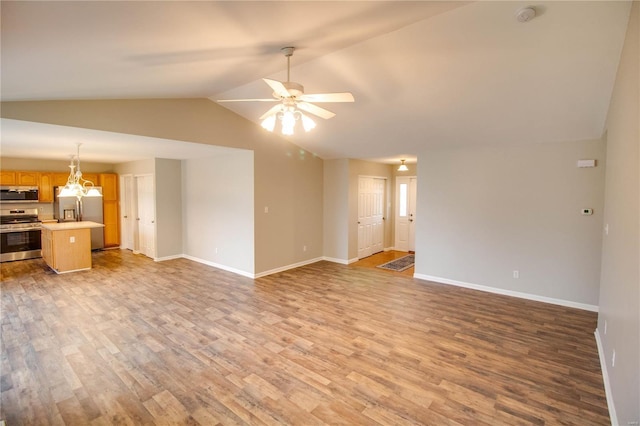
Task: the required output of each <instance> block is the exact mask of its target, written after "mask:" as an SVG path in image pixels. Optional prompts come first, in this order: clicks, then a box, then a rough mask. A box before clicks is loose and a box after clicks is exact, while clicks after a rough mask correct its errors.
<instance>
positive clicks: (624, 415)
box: [597, 2, 640, 425]
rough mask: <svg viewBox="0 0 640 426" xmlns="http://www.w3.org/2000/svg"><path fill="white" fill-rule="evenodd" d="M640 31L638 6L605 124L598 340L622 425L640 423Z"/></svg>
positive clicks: (615, 411)
mask: <svg viewBox="0 0 640 426" xmlns="http://www.w3.org/2000/svg"><path fill="white" fill-rule="evenodd" d="M639 27H640V3H639V2H635V3H634V4H633V7H632V10H631V18H630V21H629V26H628V29H627V38H626V42H625V45H624V50H623V53H622V58H621V60H620V65H619V68H618V76H617V79H616V84H615V87H614V91H613V95H612V100H611V105H610V108H609V116H608V119H607V129H608V131H607V173H606V189H605V214H604V223H605V224H608V225H609V227H608V229H609V233H608V235H606V234H605V236H604V238H603V245H602V276H601V285H600V314H599V317H598V330H597V337H598V340H599V343H600V349H601V353H600V355H601V361H602V367H603V373H604V375H605V384H606V385H607V386H606V387H607V396H608V400H609V403H610V410H609V411H610V413H611V418H612V420H613V421H614V424H616V423H615V421H616V420H617V424H620V425H630V424H638V421H640V313H639V312H640V300H639V299H640V271H639V270H638V268H639V265H640V241H639V240H640V224H639V223H638V221H639V220H640V206H639V203H640V196H639V193H640V167H639V163H640V160H639V158H638V156H639V155H640V129H639V128H638V126H639V125H640V124H639V123H640V99H639V98H640V87H639V86H640V85H639V83H638V79H639V77H638V76H639V75H640V64H639V63H640V44H639V40H640V28H639ZM614 351H615V353H616V357H615V366H614V365H613V352H614ZM612 404H613V405H612ZM633 422H635V423H633Z"/></svg>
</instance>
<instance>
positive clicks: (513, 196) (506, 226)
mask: <svg viewBox="0 0 640 426" xmlns="http://www.w3.org/2000/svg"><path fill="white" fill-rule="evenodd" d="M579 159H596V160H597V161H598V167H595V168H589V169H582V168H577V167H576V162H577V160H579ZM419 163H420V175H419V176H418V207H417V211H418V222H417V225H416V227H417V230H416V270H415V271H416V272H415V273H416V276H417V277H419V278H425V279H434V280H437V281H442V282H447V281H449V282H450V283H453V284H462V285H465V284H471V285H479V286H486V287H490V288H494V289H499V290H502V291H511V292H517V293H522V294H525V295H533V296H539V297H541V298H547V299H549V300H548V301H555V302H563V301H566V302H568V303H569V304H574V305H576V306H580V307H583V308H587V309H593V310H595V309H596V308H597V305H598V297H599V290H598V289H599V276H600V244H601V225H602V214H603V187H604V186H603V185H604V170H605V164H604V144H603V143H602V141H599V140H597V141H582V142H564V143H542V144H533V145H532V144H529V145H523V146H509V147H507V146H496V147H481V148H464V149H449V150H446V149H443V150H427V151H425V152H423V153H421V154H420V155H419ZM582 208H592V209H593V210H594V214H593V215H592V216H582V215H581V213H580V211H581V209H582ZM514 270H517V271H519V278H518V279H514V277H513V271H514Z"/></svg>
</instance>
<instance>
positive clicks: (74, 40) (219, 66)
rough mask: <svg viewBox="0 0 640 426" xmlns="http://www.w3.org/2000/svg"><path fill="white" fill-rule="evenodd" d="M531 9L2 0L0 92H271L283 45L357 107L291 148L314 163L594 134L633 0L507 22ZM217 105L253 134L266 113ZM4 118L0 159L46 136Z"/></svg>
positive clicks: (561, 8)
mask: <svg viewBox="0 0 640 426" xmlns="http://www.w3.org/2000/svg"><path fill="white" fill-rule="evenodd" d="M527 5H528V4H525V3H522V2H510V1H506V2H492V1H491V2H403V1H390V2H386V1H382V2H284V1H283V2H227V1H220V2H219V1H201V2H181V1H176V2H173V1H167V2H3V3H2V17H1V20H2V21H1V23H2V28H1V31H2V34H1V36H2V39H1V43H2V46H1V47H2V52H1V55H2V58H1V59H2V63H1V67H2V99H3V101H6V100H40V99H47V100H48V99H104V98H171V97H209V98H211V99H219V98H241V97H251V98H253V97H268V96H269V95H270V91H269V88H268V87H267V86H266V85H265V84H264V82H263V81H262V80H261V78H262V77H268V78H274V79H277V80H285V79H286V72H285V70H286V61H285V60H284V57H283V56H282V54H281V53H280V48H281V47H283V46H287V45H293V46H296V47H297V50H296V52H295V54H294V57H293V58H292V69H291V78H292V80H294V81H297V82H300V83H302V84H303V85H304V86H305V90H306V91H307V92H309V93H311V92H314V93H315V92H338V91H351V92H352V93H353V94H354V96H355V98H356V102H355V103H353V104H331V105H327V107H328V109H330V110H332V111H334V112H336V114H337V115H336V117H334V118H332V119H330V120H326V121H325V120H319V121H320V122H319V123H318V127H317V128H316V129H314V130H313V131H312V132H310V133H308V134H296V135H295V136H294V137H293V138H292V139H291V140H292V141H293V142H294V143H296V144H298V145H299V146H301V147H302V148H305V149H308V150H309V151H311V152H314V153H316V154H318V155H319V156H320V157H323V158H359V159H372V158H374V159H387V160H391V159H394V160H399V159H400V158H409V156H415V155H417V154H418V153H420V152H423V151H424V149H425V148H426V147H447V146H469V145H476V144H509V143H517V144H521V143H538V142H559V141H566V140H580V139H594V138H599V137H600V136H601V134H602V132H603V130H604V123H605V119H606V111H607V108H608V104H609V98H610V96H611V90H612V87H613V83H614V80H615V73H616V69H617V64H618V61H619V57H620V52H621V49H622V42H623V40H624V34H625V31H626V25H627V22H628V16H629V10H630V2H610V1H585V2H580V1H575V2H554V1H546V2H539V3H536V4H535V5H534V7H535V8H536V12H537V13H536V17H535V18H533V19H532V20H530V21H529V22H524V23H522V22H518V20H517V19H516V17H515V14H516V12H517V11H518V10H519V9H520V8H521V7H522V6H527ZM224 106H225V107H227V108H229V109H230V110H232V111H234V112H236V113H238V114H240V115H242V116H244V117H246V118H248V119H249V120H251V121H254V122H255V123H256V125H258V117H259V116H260V115H262V113H263V112H264V111H265V110H266V108H265V105H264V104H262V103H255V104H252V103H242V104H240V103H233V104H224ZM2 125H3V129H2V130H3V135H2V148H3V152H2V155H3V156H8V155H9V154H8V153H9V152H11V153H14V154H12V155H15V156H23V157H26V156H27V153H28V152H29V151H28V150H29V149H33V148H34V144H35V143H36V142H33V141H36V140H39V141H41V143H47V139H46V137H44V138H36V137H33V141H32V142H30V143H26V142H25V141H23V140H19V138H17V134H18V133H20V132H18V131H17V130H16V131H13V132H12V131H11V126H15V125H16V123H14V122H10V123H9V122H5V121H3V123H2ZM19 130H20V129H19ZM21 130H22V132H23V133H27V132H26V131H25V129H24V126H22V127H21ZM36 130H37V129H36V128H34V131H36ZM70 131H71V132H73V130H70ZM5 132H7V133H8V134H10V135H13V136H15V138H12V139H8V138H6V137H5ZM31 135H33V133H31ZM67 139H72V136H70V137H69V138H67ZM146 142H151V141H146ZM138 143H142V141H141V140H139V139H138ZM49 145H50V144H49ZM46 147H47V146H46V145H45V148H46ZM88 154H89V153H88V152H87V155H88ZM119 156H121V157H122V156H124V153H117V152H112V153H111V156H110V157H109V158H112V159H113V161H114V162H117V160H118V158H119Z"/></svg>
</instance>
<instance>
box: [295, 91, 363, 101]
mask: <svg viewBox="0 0 640 426" xmlns="http://www.w3.org/2000/svg"><path fill="white" fill-rule="evenodd" d="M298 99H300V100H303V101H307V102H354V101H355V99H354V98H353V95H352V94H351V93H349V92H342V93H314V94H308V95H301V96H298Z"/></svg>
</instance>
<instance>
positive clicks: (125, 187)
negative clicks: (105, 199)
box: [120, 175, 135, 250]
mask: <svg viewBox="0 0 640 426" xmlns="http://www.w3.org/2000/svg"><path fill="white" fill-rule="evenodd" d="M120 214H121V215H122V216H121V217H120V224H121V226H120V241H122V243H121V244H120V247H122V248H125V249H129V250H133V249H134V248H135V245H134V240H135V239H134V220H133V215H134V211H133V175H121V176H120Z"/></svg>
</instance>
